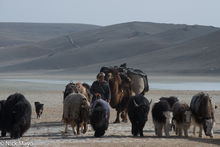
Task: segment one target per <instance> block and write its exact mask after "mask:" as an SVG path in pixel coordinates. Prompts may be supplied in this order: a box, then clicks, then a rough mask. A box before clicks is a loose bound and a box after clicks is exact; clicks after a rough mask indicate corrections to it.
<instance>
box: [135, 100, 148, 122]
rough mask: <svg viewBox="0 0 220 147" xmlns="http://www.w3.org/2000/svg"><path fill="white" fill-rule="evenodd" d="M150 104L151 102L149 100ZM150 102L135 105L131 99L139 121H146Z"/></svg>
mask: <svg viewBox="0 0 220 147" xmlns="http://www.w3.org/2000/svg"><path fill="white" fill-rule="evenodd" d="M151 102H152V100H151ZM151 102H150V103H148V104H147V103H146V102H143V103H142V104H137V103H136V102H135V100H134V99H133V103H134V106H135V109H136V111H137V112H138V113H136V115H137V117H138V118H139V120H144V121H147V120H148V112H149V109H150V104H151Z"/></svg>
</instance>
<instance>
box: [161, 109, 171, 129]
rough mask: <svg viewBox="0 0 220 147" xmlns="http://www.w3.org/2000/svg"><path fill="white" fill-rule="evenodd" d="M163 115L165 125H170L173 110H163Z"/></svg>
mask: <svg viewBox="0 0 220 147" xmlns="http://www.w3.org/2000/svg"><path fill="white" fill-rule="evenodd" d="M163 115H164V116H165V118H166V125H168V126H170V127H171V125H172V119H173V112H171V111H165V112H163Z"/></svg>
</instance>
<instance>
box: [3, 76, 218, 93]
mask: <svg viewBox="0 0 220 147" xmlns="http://www.w3.org/2000/svg"><path fill="white" fill-rule="evenodd" d="M1 80H4V81H8V82H26V83H38V84H40V83H42V84H53V85H60V86H61V85H66V84H68V83H69V82H79V81H80V80H78V81H70V80H45V79H1ZM81 82H86V83H88V84H90V85H91V84H92V82H93V81H92V80H86V81H85V80H82V81H81ZM149 86H150V89H153V90H207V91H211V90H213V91H220V83H219V82H175V83H171V82H170V83H165V82H163V83H159V82H153V83H149Z"/></svg>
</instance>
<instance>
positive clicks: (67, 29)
mask: <svg viewBox="0 0 220 147" xmlns="http://www.w3.org/2000/svg"><path fill="white" fill-rule="evenodd" d="M96 28H99V26H95V25H87V24H62V23H60V24H59V23H57V24H54V23H7V22H4V23H3V22H1V23H0V47H1V48H2V47H6V46H11V45H18V44H23V43H32V42H38V41H44V40H48V39H52V38H55V37H58V36H62V35H66V34H68V33H73V32H80V31H85V30H90V29H96Z"/></svg>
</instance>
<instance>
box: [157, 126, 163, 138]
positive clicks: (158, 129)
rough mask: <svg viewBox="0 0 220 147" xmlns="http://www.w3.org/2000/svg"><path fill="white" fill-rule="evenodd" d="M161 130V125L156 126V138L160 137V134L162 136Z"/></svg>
mask: <svg viewBox="0 0 220 147" xmlns="http://www.w3.org/2000/svg"><path fill="white" fill-rule="evenodd" d="M162 129H163V125H162V124H158V126H157V136H159V137H161V136H162V134H163V131H162Z"/></svg>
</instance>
